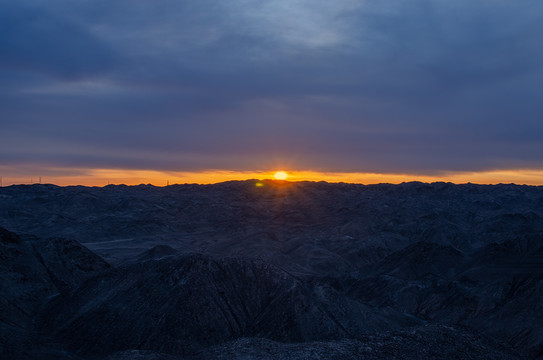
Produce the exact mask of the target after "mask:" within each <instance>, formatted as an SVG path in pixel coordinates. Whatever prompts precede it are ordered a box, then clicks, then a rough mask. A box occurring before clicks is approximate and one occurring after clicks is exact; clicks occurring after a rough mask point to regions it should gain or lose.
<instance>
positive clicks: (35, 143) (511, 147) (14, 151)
mask: <svg viewBox="0 0 543 360" xmlns="http://www.w3.org/2000/svg"><path fill="white" fill-rule="evenodd" d="M541 34H543V2H542V1H540V0H522V1H513V0H455V1H451V0H410V1H405V0H358V1H351V0H338V1H328V0H327V1H324V0H267V1H261V0H229V1H223V0H198V1H195V0H194V1H183V0H153V1H151V0H148V1H144V0H131V1H126V0H78V1H74V0H17V1H15V0H0V49H1V50H0V172H1V173H0V175H3V177H4V178H9V177H10V176H11V177H16V176H29V175H30V174H33V175H35V176H38V175H40V176H41V175H43V176H47V177H49V178H61V177H63V176H74V175H76V174H80V175H84V174H87V175H89V176H90V174H93V171H94V172H95V171H98V170H100V171H106V170H111V171H116V172H117V173H122V172H127V173H128V172H131V171H140V172H145V171H154V172H165V173H175V172H185V173H190V172H192V173H201V172H207V173H210V172H217V171H219V172H220V171H224V172H258V171H272V170H276V169H280V168H281V169H288V170H296V171H312V172H317V173H319V172H320V173H341V174H347V173H379V174H409V175H414V176H417V175H419V176H442V175H444V174H449V175H450V174H455V173H478V172H479V173H480V172H492V171H494V172H496V171H501V172H514V171H520V172H530V173H532V174H533V173H539V172H540V171H541V170H543V42H542V41H541ZM541 174H543V172H542V173H541ZM540 182H541V183H543V179H540Z"/></svg>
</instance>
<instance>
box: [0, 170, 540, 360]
mask: <svg viewBox="0 0 543 360" xmlns="http://www.w3.org/2000/svg"><path fill="white" fill-rule="evenodd" d="M256 183H257V181H256V180H248V181H243V182H227V183H221V184H216V185H205V186H204V185H174V186H169V187H165V188H157V187H153V186H149V185H140V186H130V187H129V186H107V187H104V188H89V187H57V186H52V185H31V186H10V187H4V188H0V227H1V228H0V259H1V261H0V276H1V280H2V281H1V283H0V358H2V359H4V358H6V359H61V360H63V359H83V360H84V359H100V360H105V359H108V360H121V359H123V360H124V359H140V360H158V359H164V360H166V359H167V360H174V359H194V360H196V359H198V360H200V359H202V360H203V359H211V360H213V359H217V360H218V359H391V358H396V359H442V358H455V359H522V358H528V359H533V358H543V187H531V186H516V185H495V186H481V185H473V184H466V185H453V184H446V183H435V184H423V183H405V184H401V185H370V186H363V185H354V184H327V183H313V182H301V183H289V182H274V181H264V182H263V183H262V184H263V186H259V187H257V186H255V185H256Z"/></svg>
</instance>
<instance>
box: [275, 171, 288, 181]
mask: <svg viewBox="0 0 543 360" xmlns="http://www.w3.org/2000/svg"><path fill="white" fill-rule="evenodd" d="M273 177H274V178H275V179H276V180H286V179H287V178H288V174H287V173H286V171H278V172H276V173H275V174H274V175H273Z"/></svg>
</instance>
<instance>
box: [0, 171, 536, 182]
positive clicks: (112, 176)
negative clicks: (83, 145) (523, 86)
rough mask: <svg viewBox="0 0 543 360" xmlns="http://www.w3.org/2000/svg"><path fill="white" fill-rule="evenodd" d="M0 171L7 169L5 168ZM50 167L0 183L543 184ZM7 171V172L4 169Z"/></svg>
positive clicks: (510, 177)
mask: <svg viewBox="0 0 543 360" xmlns="http://www.w3.org/2000/svg"><path fill="white" fill-rule="evenodd" d="M0 170H6V169H5V168H4V169H2V168H1V167H0ZM55 170H58V169H50V170H49V173H48V174H47V176H42V175H39V174H36V175H35V176H29V175H28V172H25V174H18V176H13V177H11V176H10V177H6V176H3V175H0V186H2V187H7V186H12V185H34V184H44V185H45V184H50V185H56V186H88V187H104V186H107V185H126V186H137V185H153V186H156V187H165V186H168V185H182V184H198V185H209V184H219V183H224V182H228V181H246V180H260V181H263V180H272V181H288V182H302V181H311V182H320V181H324V182H327V183H349V184H361V185H377V184H396V185H397V184H402V183H410V182H421V183H427V184H431V183H452V184H456V185H461V184H477V185H498V184H515V185H528V186H542V185H543V170H533V169H531V170H492V171H479V172H447V173H445V172H444V173H441V174H436V175H424V174H394V173H369V172H368V173H363V172H358V173H355V172H318V171H295V170H288V169H286V170H285V169H277V170H283V171H286V172H287V173H288V178H287V179H286V180H277V179H273V177H274V173H275V171H252V172H249V171H225V170H208V171H200V172H173V171H168V172H167V171H156V170H119V169H70V170H72V173H67V171H66V169H62V170H63V171H58V172H57V171H55ZM2 172H3V173H6V172H5V171H2Z"/></svg>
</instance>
